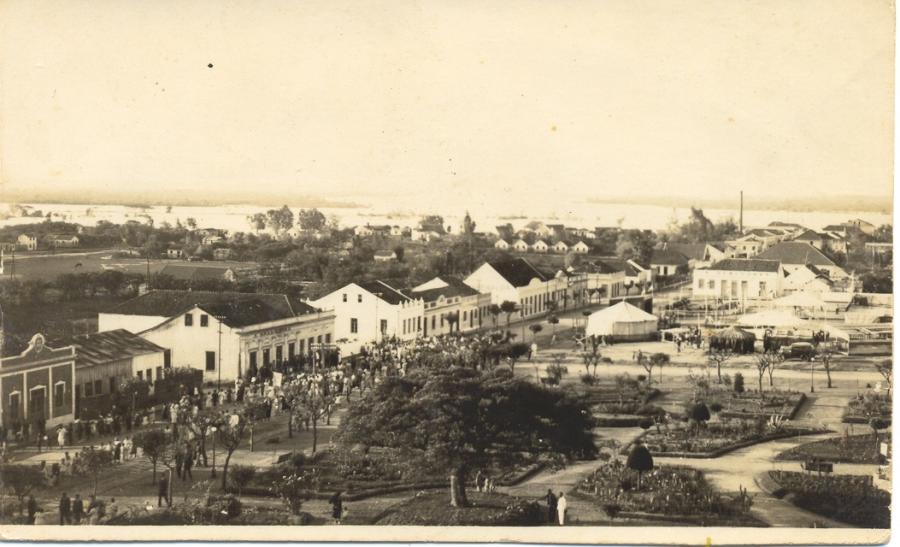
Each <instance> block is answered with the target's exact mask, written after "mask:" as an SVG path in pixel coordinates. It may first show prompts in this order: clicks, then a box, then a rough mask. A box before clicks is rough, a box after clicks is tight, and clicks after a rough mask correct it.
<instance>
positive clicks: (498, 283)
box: [465, 264, 519, 306]
mask: <svg viewBox="0 0 900 547" xmlns="http://www.w3.org/2000/svg"><path fill="white" fill-rule="evenodd" d="M465 283H466V285H468V286H470V287H472V288H473V289H475V290H476V291H478V292H480V293H490V295H491V303H492V304H497V305H498V306H499V305H500V304H502V303H503V302H504V301H506V300H509V301H511V302H516V303H518V302H519V293H518V291H517V290H516V288H515V287H513V286H512V285H510V284H509V282H508V281H507V280H506V279H504V278H503V276H502V275H500V274H498V273H497V272H496V271H495V270H494V269H493V268H492V267H491V266H490V265H489V264H482V265H481V266H480V267H479V268H478V269H477V270H475V271H474V272H472V273H471V274H470V275H469V277H467V278H466V279H465Z"/></svg>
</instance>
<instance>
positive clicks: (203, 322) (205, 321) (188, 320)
mask: <svg viewBox="0 0 900 547" xmlns="http://www.w3.org/2000/svg"><path fill="white" fill-rule="evenodd" d="M184 326H185V327H193V326H194V314H193V313H186V314H184ZM200 326H201V327H208V326H209V316H208V315H206V314H205V313H201V314H200Z"/></svg>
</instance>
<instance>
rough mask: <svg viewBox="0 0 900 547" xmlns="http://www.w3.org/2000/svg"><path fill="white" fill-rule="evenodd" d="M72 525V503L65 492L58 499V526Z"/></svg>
mask: <svg viewBox="0 0 900 547" xmlns="http://www.w3.org/2000/svg"><path fill="white" fill-rule="evenodd" d="M64 524H72V501H71V500H70V499H69V496H67V495H66V493H65V492H63V493H62V496H61V497H60V498H59V525H60V526H62V525H64Z"/></svg>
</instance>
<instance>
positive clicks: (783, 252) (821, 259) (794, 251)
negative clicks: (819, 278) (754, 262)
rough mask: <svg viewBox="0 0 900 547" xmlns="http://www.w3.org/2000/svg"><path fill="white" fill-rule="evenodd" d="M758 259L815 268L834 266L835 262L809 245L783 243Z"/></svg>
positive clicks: (764, 252) (765, 252)
mask: <svg viewBox="0 0 900 547" xmlns="http://www.w3.org/2000/svg"><path fill="white" fill-rule="evenodd" d="M756 258H762V259H767V260H777V261H779V262H781V263H782V264H812V265H813V266H834V265H835V264H834V262H833V261H832V260H831V259H830V258H828V257H827V256H825V255H824V254H822V252H821V251H820V250H818V249H816V248H815V247H813V246H812V245H810V244H809V243H803V242H799V241H783V242H781V243H778V244H776V245H772V246H771V247H769V248H768V249H766V250H765V251H763V252H761V253H760V254H758V255H757V256H756Z"/></svg>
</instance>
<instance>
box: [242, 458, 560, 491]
mask: <svg viewBox="0 0 900 547" xmlns="http://www.w3.org/2000/svg"><path fill="white" fill-rule="evenodd" d="M304 467H314V468H315V469H316V470H317V482H318V487H317V488H316V489H315V490H314V491H310V492H308V493H307V497H309V498H312V499H328V498H330V497H331V496H332V495H333V494H334V492H335V491H337V490H340V491H343V492H345V493H344V499H345V500H347V501H357V500H361V499H366V498H369V497H372V496H379V495H383V494H390V493H394V492H402V491H405V490H427V489H432V488H444V487H446V486H447V485H448V482H449V478H448V477H447V476H444V475H440V476H438V475H435V474H428V473H423V472H421V470H419V469H417V468H415V467H414V466H413V465H410V464H407V463H405V462H403V461H402V460H401V459H399V458H397V457H395V456H394V455H392V454H391V453H389V452H388V451H383V452H382V451H376V450H372V451H371V452H370V453H369V454H361V453H355V452H353V451H344V450H341V451H323V452H321V453H319V454H317V455H316V457H315V458H314V459H310V460H308V461H307V460H306V459H305V458H303V457H302V456H297V457H296V460H295V461H289V462H285V463H282V464H280V465H277V466H273V467H271V468H269V469H267V470H266V471H265V472H264V473H259V474H257V475H256V476H255V477H254V479H253V482H251V483H250V485H248V486H246V487H244V488H243V490H242V493H243V494H245V495H250V496H261V497H272V496H275V493H274V492H273V491H272V485H273V483H275V482H276V481H278V480H280V478H281V477H283V476H286V475H290V474H291V473H293V472H294V471H296V470H299V469H302V468H304ZM543 468H544V465H543V464H541V463H535V464H531V465H526V466H522V467H516V468H512V469H504V470H501V469H495V470H494V471H493V472H492V473H491V476H492V477H493V479H494V482H495V484H496V485H498V486H510V485H514V484H518V483H520V482H522V481H524V480H526V479H527V478H529V477H531V476H533V475H534V474H536V473H538V472H539V471H541V470H542V469H543ZM468 479H469V483H470V484H471V485H473V486H474V480H475V477H474V474H472V475H470V476H469V477H468ZM229 491H231V490H230V489H229Z"/></svg>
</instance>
